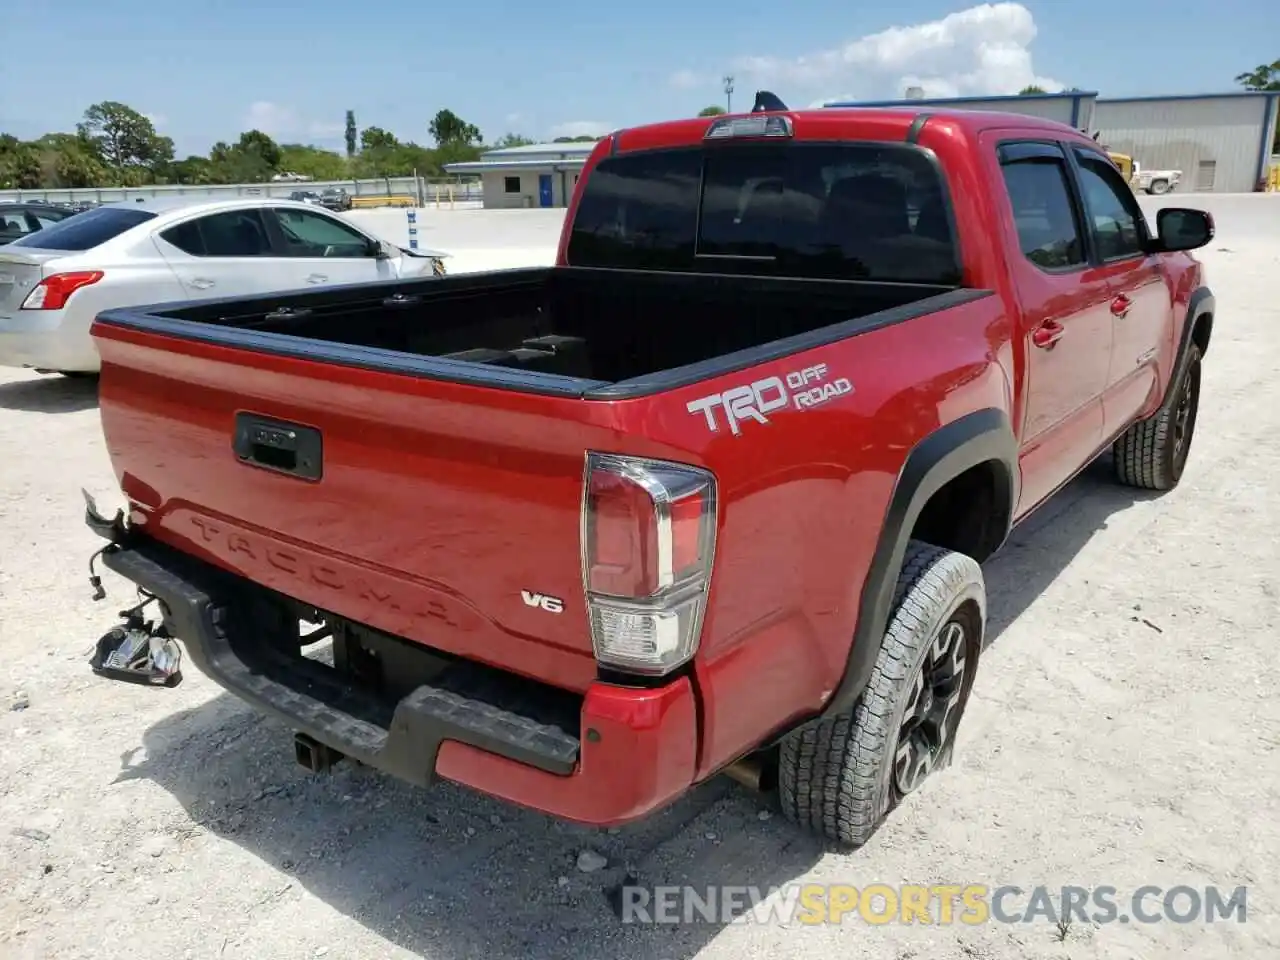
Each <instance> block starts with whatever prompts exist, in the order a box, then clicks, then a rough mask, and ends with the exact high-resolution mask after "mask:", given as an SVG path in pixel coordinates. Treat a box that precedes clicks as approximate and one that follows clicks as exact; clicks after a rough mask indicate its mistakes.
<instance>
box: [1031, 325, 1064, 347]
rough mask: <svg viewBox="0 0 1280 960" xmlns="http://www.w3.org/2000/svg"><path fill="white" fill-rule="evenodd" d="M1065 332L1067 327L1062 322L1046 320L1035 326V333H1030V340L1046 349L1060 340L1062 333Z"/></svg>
mask: <svg viewBox="0 0 1280 960" xmlns="http://www.w3.org/2000/svg"><path fill="white" fill-rule="evenodd" d="M1066 332H1067V328H1066V327H1064V326H1063V325H1062V324H1060V323H1057V322H1056V321H1053V320H1046V321H1045V322H1044V323H1042V324H1040V326H1038V327H1036V330H1035V333H1033V334H1031V342H1032V343H1034V344H1035V345H1036V346H1037V347H1041V348H1042V349H1045V350H1048V349H1051V348H1052V347H1053V345H1054V344H1055V343H1057V342H1058V341H1059V340H1061V339H1062V335H1063V334H1064V333H1066Z"/></svg>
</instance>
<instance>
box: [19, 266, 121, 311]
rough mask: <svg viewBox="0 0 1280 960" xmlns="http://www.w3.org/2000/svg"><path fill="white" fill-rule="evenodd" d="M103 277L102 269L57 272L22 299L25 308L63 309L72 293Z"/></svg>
mask: <svg viewBox="0 0 1280 960" xmlns="http://www.w3.org/2000/svg"><path fill="white" fill-rule="evenodd" d="M101 279H102V271H101V270H82V271H78V272H76V273H55V274H54V275H53V276H51V277H45V278H44V279H43V280H41V281H40V282H39V283H37V284H36V285H35V287H34V288H33V289H32V291H31V292H30V293H29V294H27V299H25V300H23V301H22V308H21V309H23V310H61V309H62V308H63V307H64V306H66V304H67V300H68V299H70V297H71V295H72V294H73V293H75V292H76V291H77V290H79V289H80V288H81V287H87V286H89V285H90V284H94V283H97V282H98V281H99V280H101Z"/></svg>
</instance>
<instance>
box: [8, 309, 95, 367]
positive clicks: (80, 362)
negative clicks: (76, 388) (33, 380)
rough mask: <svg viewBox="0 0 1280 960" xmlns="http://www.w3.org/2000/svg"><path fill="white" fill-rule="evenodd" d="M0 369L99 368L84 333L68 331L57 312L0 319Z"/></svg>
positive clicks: (24, 314)
mask: <svg viewBox="0 0 1280 960" xmlns="http://www.w3.org/2000/svg"><path fill="white" fill-rule="evenodd" d="M0 366H4V367H29V368H35V369H40V370H68V371H73V372H75V371H83V372H86V373H92V372H96V371H97V370H98V369H99V367H100V366H101V361H100V360H99V357H98V351H97V348H95V347H94V345H93V340H92V338H91V337H90V336H89V334H88V332H87V331H76V330H72V329H71V328H69V327H68V326H67V324H66V323H65V322H64V316H63V311H61V310H49V311H43V310H28V311H22V312H20V313H17V314H15V315H13V316H0Z"/></svg>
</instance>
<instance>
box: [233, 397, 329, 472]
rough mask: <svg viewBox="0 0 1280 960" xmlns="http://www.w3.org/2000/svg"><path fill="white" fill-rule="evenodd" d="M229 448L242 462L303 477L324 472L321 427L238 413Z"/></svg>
mask: <svg viewBox="0 0 1280 960" xmlns="http://www.w3.org/2000/svg"><path fill="white" fill-rule="evenodd" d="M232 448H233V449H234V450H235V452H236V456H237V457H239V458H240V462H241V463H246V464H250V465H252V466H255V467H262V468H264V469H267V470H274V471H276V472H277V473H287V474H288V475H289V476H292V477H299V478H301V479H303V480H319V479H320V477H321V475H322V474H323V472H324V444H323V442H322V440H321V437H320V431H319V430H317V429H316V428H315V427H304V426H303V425H302V424H300V423H290V422H289V421H287V420H275V419H273V418H271V417H260V416H257V415H256V414H251V413H237V414H236V433H235V438H234V439H233V441H232Z"/></svg>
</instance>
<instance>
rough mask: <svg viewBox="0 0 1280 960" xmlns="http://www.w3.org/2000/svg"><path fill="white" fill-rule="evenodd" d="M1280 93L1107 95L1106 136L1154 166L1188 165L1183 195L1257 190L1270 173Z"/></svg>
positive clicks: (1101, 115)
mask: <svg viewBox="0 0 1280 960" xmlns="http://www.w3.org/2000/svg"><path fill="white" fill-rule="evenodd" d="M1277 105H1280V94H1276V93H1220V94H1206V95H1203V96H1187V97H1134V98H1117V99H1106V100H1099V101H1098V102H1097V104H1096V106H1095V108H1094V114H1093V118H1094V124H1095V127H1096V129H1097V130H1098V131H1099V132H1100V136H1099V138H1098V139H1099V140H1100V141H1101V142H1102V143H1105V144H1106V145H1107V147H1108V148H1109V149H1111V150H1114V151H1116V152H1118V153H1127V154H1129V155H1130V156H1132V157H1133V158H1134V159H1135V160H1137V161H1138V163H1140V164H1141V165H1142V166H1143V167H1144V168H1146V169H1150V170H1159V169H1164V170H1170V169H1172V170H1181V171H1182V183H1181V184H1179V186H1178V191H1179V192H1193V191H1200V192H1209V191H1212V192H1215V193H1249V192H1251V191H1253V190H1254V189H1255V188H1256V187H1257V185H1258V183H1259V182H1260V181H1262V180H1263V179H1264V178H1265V177H1266V175H1267V167H1268V164H1269V161H1270V157H1271V145H1272V143H1274V142H1275V135H1276V111H1277Z"/></svg>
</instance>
